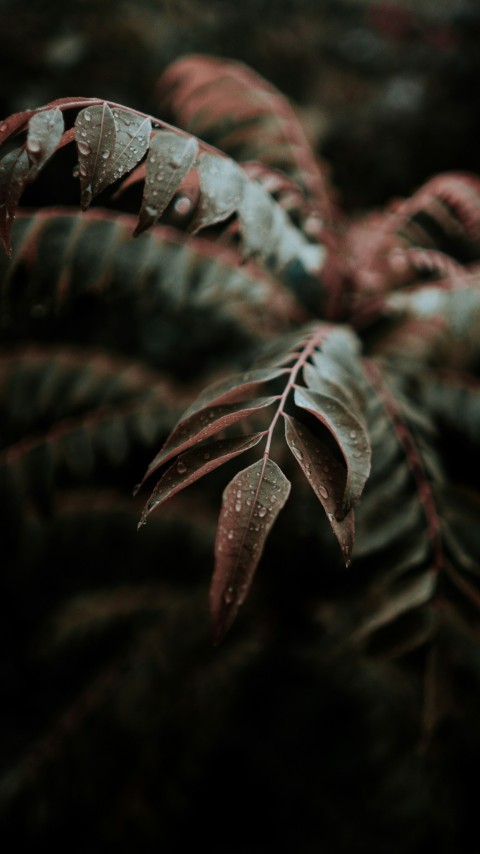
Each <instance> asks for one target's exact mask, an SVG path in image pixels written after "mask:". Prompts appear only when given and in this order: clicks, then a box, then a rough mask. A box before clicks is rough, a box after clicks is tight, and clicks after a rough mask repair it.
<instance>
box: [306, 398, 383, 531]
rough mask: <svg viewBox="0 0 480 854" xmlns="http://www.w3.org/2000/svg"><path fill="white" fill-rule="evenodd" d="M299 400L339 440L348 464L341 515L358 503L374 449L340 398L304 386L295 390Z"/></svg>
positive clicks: (361, 426)
mask: <svg viewBox="0 0 480 854" xmlns="http://www.w3.org/2000/svg"><path fill="white" fill-rule="evenodd" d="M295 403H296V404H297V406H300V407H301V408H302V409H306V410H307V411H308V412H311V413H312V415H315V417H316V418H318V420H319V421H321V422H322V424H324V425H325V427H326V428H327V430H329V431H330V433H331V434H332V436H333V437H334V439H335V441H336V442H337V444H338V446H339V448H340V450H341V452H342V454H343V456H344V458H345V462H346V464H347V480H346V484H345V493H344V497H343V507H342V510H341V514H340V515H341V517H343V516H345V515H346V514H347V513H348V511H349V510H350V509H351V508H352V507H353V506H354V505H355V504H356V503H357V502H358V500H359V498H360V496H361V494H362V491H363V487H364V486H365V483H366V480H367V478H368V475H369V473H370V462H371V449H370V442H369V439H368V435H367V432H366V430H365V427H364V425H363V423H362V422H361V421H359V420H358V418H356V417H355V416H354V415H353V413H352V412H350V411H349V409H348V408H347V407H346V406H344V404H343V403H341V402H340V401H339V400H336V399H335V398H333V397H327V395H324V394H320V393H319V392H314V391H308V390H307V389H304V388H299V387H297V388H296V389H295Z"/></svg>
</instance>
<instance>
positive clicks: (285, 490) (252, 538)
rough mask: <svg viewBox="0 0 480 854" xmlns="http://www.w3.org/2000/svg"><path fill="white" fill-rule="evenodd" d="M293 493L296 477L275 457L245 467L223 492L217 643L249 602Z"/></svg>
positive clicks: (215, 599) (213, 601) (215, 582)
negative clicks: (269, 540) (270, 541)
mask: <svg viewBox="0 0 480 854" xmlns="http://www.w3.org/2000/svg"><path fill="white" fill-rule="evenodd" d="M289 493H290V482H289V481H288V480H287V478H286V477H285V475H284V474H283V472H282V471H281V469H280V468H279V467H278V465H277V464H276V463H274V462H273V461H272V460H270V459H262V460H259V461H258V462H256V463H254V464H253V465H251V466H249V467H248V468H246V469H244V470H243V471H241V472H239V473H238V474H237V475H235V477H234V478H233V480H232V481H231V482H230V483H229V485H228V486H227V488H226V489H225V492H224V493H223V503H222V510H221V513H220V518H219V524H218V530H217V537H216V542H215V571H214V574H213V578H212V584H211V587H210V609H211V614H212V620H213V632H214V641H215V642H216V643H219V642H220V641H221V639H222V638H223V636H224V635H225V633H226V632H227V631H228V629H229V628H230V626H231V625H232V623H233V622H234V620H235V617H236V615H237V613H238V610H239V608H240V606H241V605H242V603H243V602H244V601H245V598H246V596H247V593H248V591H249V588H250V585H251V583H252V579H253V576H254V574H255V570H256V568H257V566H258V563H259V560H260V557H261V555H262V552H263V549H264V546H265V542H266V539H267V536H268V534H269V532H270V529H271V528H272V526H273V524H274V522H275V520H276V518H277V516H278V514H279V513H280V510H281V509H282V507H283V506H284V504H285V502H286V500H287V498H288V496H289Z"/></svg>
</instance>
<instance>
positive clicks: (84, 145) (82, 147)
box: [77, 141, 92, 157]
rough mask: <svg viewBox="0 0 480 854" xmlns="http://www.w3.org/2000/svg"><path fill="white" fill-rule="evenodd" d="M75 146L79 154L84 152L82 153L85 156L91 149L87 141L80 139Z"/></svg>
mask: <svg viewBox="0 0 480 854" xmlns="http://www.w3.org/2000/svg"><path fill="white" fill-rule="evenodd" d="M77 147H78V150H79V152H80V154H84V155H85V157H87V155H88V154H90V152H91V150H92V149H91V148H90V146H89V144H88V142H82V141H80V142H78V143H77Z"/></svg>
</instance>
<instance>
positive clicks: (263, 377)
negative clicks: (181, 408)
mask: <svg viewBox="0 0 480 854" xmlns="http://www.w3.org/2000/svg"><path fill="white" fill-rule="evenodd" d="M285 373H288V371H287V370H286V369H285V368H275V367H274V368H257V369H255V370H253V371H246V372H245V373H243V374H233V375H231V376H229V377H226V378H224V379H221V380H218V382H215V383H212V385H210V386H208V387H207V388H206V389H205V391H203V392H202V393H201V394H200V395H199V396H198V397H197V398H196V400H194V401H193V403H192V405H191V406H189V408H188V409H187V411H186V412H185V413H184V416H183V417H184V418H187V416H190V415H193V413H194V412H198V411H199V410H200V409H203V408H204V407H205V406H212V404H219V403H227V402H228V403H232V402H234V401H237V400H241V399H242V398H243V396H244V395H245V394H247V392H252V391H255V390H256V389H258V387H259V386H261V385H263V384H264V383H266V382H268V381H269V380H274V379H276V378H277V377H281V376H282V375H284V374H285Z"/></svg>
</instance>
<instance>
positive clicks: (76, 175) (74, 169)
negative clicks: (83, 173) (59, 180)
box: [72, 166, 80, 178]
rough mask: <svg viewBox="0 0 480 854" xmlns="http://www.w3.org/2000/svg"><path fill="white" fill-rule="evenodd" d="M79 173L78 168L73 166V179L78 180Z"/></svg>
mask: <svg viewBox="0 0 480 854" xmlns="http://www.w3.org/2000/svg"><path fill="white" fill-rule="evenodd" d="M79 172H80V170H79V168H78V166H74V167H73V170H72V175H73V177H74V178H78V175H79Z"/></svg>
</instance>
